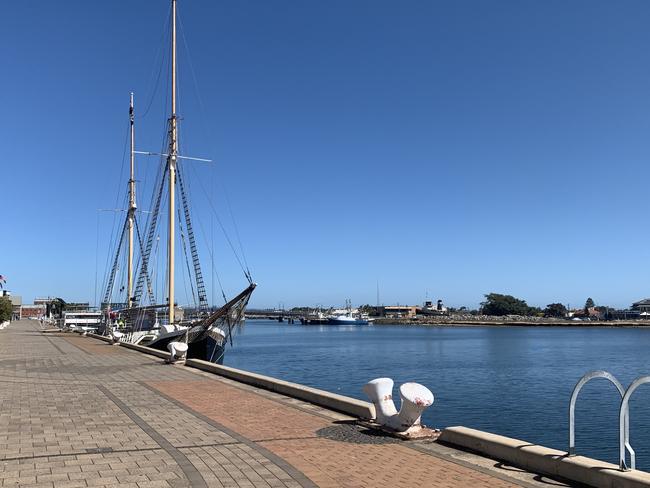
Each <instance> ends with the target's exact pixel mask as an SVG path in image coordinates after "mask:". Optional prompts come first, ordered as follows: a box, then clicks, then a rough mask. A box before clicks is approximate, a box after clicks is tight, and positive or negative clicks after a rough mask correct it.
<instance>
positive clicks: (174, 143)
mask: <svg viewBox="0 0 650 488" xmlns="http://www.w3.org/2000/svg"><path fill="white" fill-rule="evenodd" d="M171 98H172V106H171V116H170V118H169V133H170V141H169V156H168V157H167V166H168V167H169V235H168V242H167V286H168V288H167V289H168V291H169V298H168V300H169V323H170V324H173V323H174V238H175V235H174V209H175V208H176V202H175V190H176V188H175V186H176V156H177V154H178V137H177V136H178V134H177V132H176V0H172V97H171Z"/></svg>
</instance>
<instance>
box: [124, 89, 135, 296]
mask: <svg viewBox="0 0 650 488" xmlns="http://www.w3.org/2000/svg"><path fill="white" fill-rule="evenodd" d="M129 124H130V126H131V176H130V178H129V210H128V214H127V226H128V230H129V261H128V271H127V273H128V285H127V289H128V295H127V297H128V298H127V300H126V303H127V307H129V308H131V306H132V305H133V226H134V223H135V211H136V208H137V205H136V204H135V114H134V111H133V92H131V103H130V104H129Z"/></svg>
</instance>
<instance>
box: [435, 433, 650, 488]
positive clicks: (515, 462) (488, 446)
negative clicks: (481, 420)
mask: <svg viewBox="0 0 650 488" xmlns="http://www.w3.org/2000/svg"><path fill="white" fill-rule="evenodd" d="M438 442H443V443H445V444H449V445H451V446H453V447H460V448H463V449H467V450H470V451H473V452H476V453H478V454H481V455H483V456H486V457H489V458H493V459H497V460H499V461H504V462H506V463H508V464H510V465H512V466H517V467H519V468H522V469H525V470H527V471H531V472H535V473H540V474H544V475H548V476H551V477H559V478H563V479H566V480H571V481H575V482H578V483H582V484H585V485H589V486H594V487H598V488H641V487H646V488H647V487H650V473H646V472H644V471H621V470H619V468H618V466H617V465H615V464H611V463H606V462H604V461H599V460H597V459H592V458H588V457H584V456H571V457H569V456H567V453H566V452H564V451H558V450H557V449H550V448H548V447H544V446H539V445H536V444H531V443H529V442H526V441H522V440H518V439H512V438H510V437H504V436H500V435H496V434H490V433H488V432H483V431H480V430H475V429H470V428H468V427H448V428H446V429H444V430H443V431H442V433H441V434H440V437H439V438H438Z"/></svg>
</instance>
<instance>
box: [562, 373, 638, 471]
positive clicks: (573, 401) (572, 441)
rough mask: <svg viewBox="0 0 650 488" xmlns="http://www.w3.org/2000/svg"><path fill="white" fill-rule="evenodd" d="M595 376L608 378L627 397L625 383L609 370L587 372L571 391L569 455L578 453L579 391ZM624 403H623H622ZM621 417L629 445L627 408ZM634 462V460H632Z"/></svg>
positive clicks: (620, 427)
mask: <svg viewBox="0 0 650 488" xmlns="http://www.w3.org/2000/svg"><path fill="white" fill-rule="evenodd" d="M594 378H604V379H606V380H609V382H610V383H612V384H613V385H614V386H615V387H616V389H617V390H618V392H619V393H620V394H621V398H622V399H624V397H625V393H626V392H625V388H623V385H622V384H621V382H620V381H618V380H617V379H616V377H615V376H614V375H613V374H611V373H609V372H607V371H590V372H589V373H587V374H585V375H584V376H583V377H582V378H580V380H579V381H578V383H576V386H575V387H574V388H573V393H571V401H570V402H569V451H568V454H569V456H575V453H576V447H575V444H576V440H575V409H576V401H577V400H578V393H580V390H581V389H582V387H583V386H585V385H586V384H587V383H588V382H589V381H591V380H593V379H594ZM648 378H649V379H648V381H650V377H648ZM621 405H622V403H621ZM619 414H620V418H619V423H620V425H619V429H620V436H621V437H622V438H623V439H624V441H622V442H625V443H627V445H628V446H629V438H630V422H629V415H628V414H627V410H625V412H622V411H621V412H619ZM629 450H630V456H631V459H632V460H633V459H634V451H633V450H632V448H631V447H629ZM623 460H625V454H623ZM632 463H634V461H632Z"/></svg>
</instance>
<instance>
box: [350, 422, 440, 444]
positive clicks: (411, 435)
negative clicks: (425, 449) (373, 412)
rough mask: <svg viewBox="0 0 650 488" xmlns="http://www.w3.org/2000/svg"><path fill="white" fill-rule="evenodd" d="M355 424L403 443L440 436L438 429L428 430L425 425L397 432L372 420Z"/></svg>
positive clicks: (434, 438) (433, 438)
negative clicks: (400, 440)
mask: <svg viewBox="0 0 650 488" xmlns="http://www.w3.org/2000/svg"><path fill="white" fill-rule="evenodd" d="M357 424H358V425H361V426H363V427H366V428H368V429H373V430H379V431H381V432H384V433H385V434H388V435H390V436H392V437H397V438H398V439H402V440H405V441H412V440H416V439H430V440H434V441H435V440H436V439H437V438H438V437H439V436H440V429H430V428H429V427H427V426H426V425H420V426H416V427H411V428H410V429H408V430H406V431H404V432H398V431H396V430H393V429H391V428H389V427H386V426H384V425H381V424H378V423H377V422H375V421H373V420H357Z"/></svg>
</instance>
